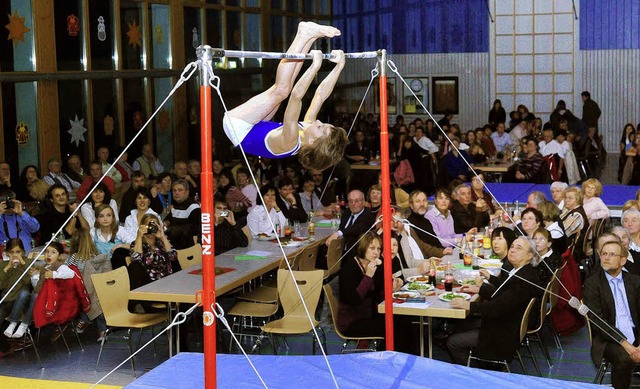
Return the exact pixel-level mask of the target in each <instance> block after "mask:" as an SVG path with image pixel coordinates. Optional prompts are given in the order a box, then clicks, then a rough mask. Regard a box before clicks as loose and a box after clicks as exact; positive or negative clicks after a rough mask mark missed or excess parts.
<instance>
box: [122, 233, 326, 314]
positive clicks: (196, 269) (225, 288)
mask: <svg viewBox="0 0 640 389" xmlns="http://www.w3.org/2000/svg"><path fill="white" fill-rule="evenodd" d="M333 231H334V229H331V228H319V227H316V236H315V239H314V241H312V242H309V241H307V242H306V244H302V245H301V246H298V247H291V248H286V247H285V253H286V255H287V257H288V258H289V259H292V258H294V257H295V255H296V254H298V253H300V252H301V251H302V250H304V249H305V248H306V247H308V246H309V245H319V244H322V243H324V241H325V240H326V238H327V237H328V236H329V235H331V234H332V233H333ZM251 251H263V252H269V253H270V254H269V255H268V256H266V257H265V258H264V259H251V260H238V259H236V257H237V256H241V255H245V254H246V253H248V252H251ZM282 259H283V256H282V252H281V251H280V248H279V247H278V244H277V243H273V242H269V241H258V240H255V239H254V240H252V241H251V242H250V243H249V245H248V246H247V247H238V248H235V249H233V250H229V251H227V252H225V253H223V254H220V255H216V257H215V261H216V267H222V268H231V269H233V270H231V271H229V272H227V273H224V274H220V275H217V276H216V295H218V296H220V295H223V294H224V293H227V292H229V291H231V290H234V289H236V288H237V287H240V286H242V285H243V284H244V283H246V282H248V281H250V280H252V279H254V278H257V277H259V276H261V275H263V274H265V273H267V272H269V271H271V270H273V269H276V268H277V267H278V266H279V265H280V261H281V260H282ZM201 270H202V266H201V265H196V266H192V267H190V268H188V269H183V270H181V271H179V272H177V273H174V274H171V275H169V276H167V277H164V278H161V279H159V280H157V281H154V282H151V283H149V284H147V285H144V286H141V287H139V288H137V289H134V290H132V291H130V292H129V299H131V300H143V301H159V302H166V303H191V304H193V303H195V302H196V293H197V292H198V291H199V290H201V289H202V274H201ZM194 273H195V274H194Z"/></svg>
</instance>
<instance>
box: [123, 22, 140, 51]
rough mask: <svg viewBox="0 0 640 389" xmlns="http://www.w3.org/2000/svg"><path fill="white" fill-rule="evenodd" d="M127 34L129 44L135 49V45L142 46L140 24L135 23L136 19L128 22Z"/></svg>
mask: <svg viewBox="0 0 640 389" xmlns="http://www.w3.org/2000/svg"><path fill="white" fill-rule="evenodd" d="M127 36H129V44H130V45H131V46H132V47H133V48H134V49H135V48H136V45H137V46H138V47H142V34H141V33H140V26H138V24H136V21H135V20H134V21H131V22H129V31H127Z"/></svg>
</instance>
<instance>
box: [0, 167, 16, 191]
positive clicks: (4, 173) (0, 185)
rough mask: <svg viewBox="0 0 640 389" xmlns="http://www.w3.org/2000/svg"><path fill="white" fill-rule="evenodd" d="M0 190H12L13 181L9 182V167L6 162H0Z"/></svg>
mask: <svg viewBox="0 0 640 389" xmlns="http://www.w3.org/2000/svg"><path fill="white" fill-rule="evenodd" d="M0 189H10V190H13V180H11V166H10V165H9V163H8V162H0Z"/></svg>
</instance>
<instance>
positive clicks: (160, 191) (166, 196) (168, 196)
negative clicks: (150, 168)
mask: <svg viewBox="0 0 640 389" xmlns="http://www.w3.org/2000/svg"><path fill="white" fill-rule="evenodd" d="M155 182H156V183H155V185H154V187H153V188H152V189H151V195H152V196H153V198H154V199H153V200H152V203H155V204H157V203H159V206H158V208H160V209H161V211H160V212H159V213H160V214H161V215H162V219H163V220H164V218H165V217H166V216H167V214H168V213H169V212H170V211H171V206H172V205H173V193H172V192H171V187H172V186H173V178H172V177H171V174H170V173H160V174H159V175H158V176H157V177H156V178H155Z"/></svg>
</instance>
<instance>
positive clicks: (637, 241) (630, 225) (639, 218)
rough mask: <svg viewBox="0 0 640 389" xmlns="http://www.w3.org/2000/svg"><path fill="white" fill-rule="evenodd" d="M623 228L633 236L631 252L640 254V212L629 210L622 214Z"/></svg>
mask: <svg viewBox="0 0 640 389" xmlns="http://www.w3.org/2000/svg"><path fill="white" fill-rule="evenodd" d="M621 221H622V226H623V227H624V229H625V230H627V231H628V232H629V235H631V242H630V243H629V250H632V251H637V252H640V211H638V210H635V209H629V210H626V211H624V212H623V213H622V219H621Z"/></svg>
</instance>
